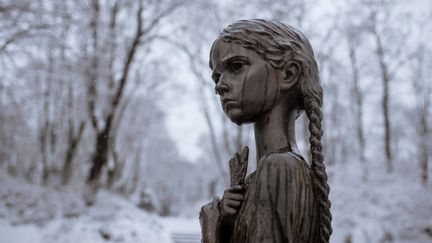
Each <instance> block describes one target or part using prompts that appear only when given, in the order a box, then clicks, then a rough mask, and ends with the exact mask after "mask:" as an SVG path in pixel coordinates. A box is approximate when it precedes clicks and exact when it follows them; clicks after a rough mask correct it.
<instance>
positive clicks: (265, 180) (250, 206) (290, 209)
mask: <svg viewBox="0 0 432 243" xmlns="http://www.w3.org/2000/svg"><path fill="white" fill-rule="evenodd" d="M313 180H314V178H313V174H312V171H311V169H310V168H309V166H308V164H307V163H306V161H304V159H303V158H301V157H300V156H298V155H296V154H294V153H291V152H284V153H271V154H269V155H266V156H265V157H263V158H262V159H261V161H260V163H259V164H258V168H257V169H256V171H255V172H254V173H252V174H251V175H250V176H249V177H248V178H247V179H246V192H245V198H244V201H243V205H242V207H241V209H240V211H239V214H238V216H237V218H236V220H235V222H234V227H233V228H232V229H229V228H228V229H227V228H226V226H224V225H222V226H219V227H220V229H218V230H217V231H216V233H213V234H212V235H214V234H216V235H218V236H216V238H219V239H217V240H215V241H213V242H219V243H282V242H284V243H314V242H318V240H317V239H318V230H319V227H318V222H319V221H318V218H317V216H318V204H317V202H315V194H314V184H313ZM204 207H206V206H204ZM204 207H203V208H204ZM203 235H204V229H203ZM203 242H204V243H206V240H203ZM207 242H212V241H207Z"/></svg>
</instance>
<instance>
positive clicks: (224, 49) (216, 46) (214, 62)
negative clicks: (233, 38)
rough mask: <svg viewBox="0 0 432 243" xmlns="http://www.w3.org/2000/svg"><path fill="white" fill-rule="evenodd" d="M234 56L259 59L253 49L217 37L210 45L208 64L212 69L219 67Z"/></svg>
mask: <svg viewBox="0 0 432 243" xmlns="http://www.w3.org/2000/svg"><path fill="white" fill-rule="evenodd" d="M234 56H242V57H248V58H253V59H257V58H258V59H261V56H260V55H258V53H256V52H255V51H252V50H249V49H246V48H244V47H243V46H242V45H240V44H238V43H233V42H227V41H223V40H221V39H217V40H216V41H215V42H214V43H213V46H212V49H211V55H210V65H211V68H212V69H213V70H215V69H220V65H221V64H222V63H223V62H224V61H225V60H228V59H230V58H232V57H234Z"/></svg>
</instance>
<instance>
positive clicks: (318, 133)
mask: <svg viewBox="0 0 432 243" xmlns="http://www.w3.org/2000/svg"><path fill="white" fill-rule="evenodd" d="M218 40H222V41H225V42H232V43H237V44H240V45H241V46H243V47H244V48H246V49H250V50H253V51H255V52H256V53H258V54H259V55H261V56H262V57H263V58H264V59H265V60H267V61H268V62H269V63H270V64H271V65H272V66H273V67H274V68H275V69H284V67H285V65H286V64H287V63H288V61H290V62H296V63H297V64H298V65H299V67H300V69H301V70H300V71H301V75H300V80H298V83H297V84H296V86H295V88H294V89H296V90H295V93H296V94H298V95H297V96H298V97H296V98H297V100H298V107H297V108H298V109H303V110H304V111H305V112H306V115H307V117H308V119H309V132H310V138H309V143H310V152H311V154H312V162H311V169H312V172H313V175H314V178H315V179H314V181H315V190H316V192H315V193H316V196H317V198H318V204H319V223H320V227H319V239H320V242H322V243H327V242H329V239H330V235H331V233H332V228H331V213H330V201H329V199H328V194H329V191H330V188H329V185H328V184H327V173H326V170H325V166H324V156H323V153H322V143H321V137H322V134H323V131H322V129H321V121H322V118H323V114H322V111H321V106H322V88H321V85H320V83H319V74H318V66H317V63H316V61H315V58H314V54H313V50H312V46H311V45H310V43H309V41H308V40H307V39H306V37H305V36H304V35H303V34H302V33H301V32H300V31H298V30H297V29H295V28H293V27H291V26H289V25H285V24H283V23H280V22H274V21H270V20H264V19H253V20H240V21H237V22H235V23H233V24H231V25H229V26H228V27H227V28H225V29H224V30H223V31H222V33H221V34H220V36H219V38H218Z"/></svg>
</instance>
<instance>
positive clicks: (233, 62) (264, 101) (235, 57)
mask: <svg viewBox="0 0 432 243" xmlns="http://www.w3.org/2000/svg"><path fill="white" fill-rule="evenodd" d="M210 62H211V66H212V71H213V74H212V78H213V80H214V81H215V83H216V91H217V93H218V94H219V95H220V100H221V104H222V109H223V111H224V112H225V114H226V115H227V116H228V117H229V118H230V119H231V121H233V122H235V123H237V124H242V123H248V122H254V121H255V119H256V117H258V116H260V115H262V114H263V113H266V112H268V111H270V110H271V109H273V108H274V107H275V106H276V105H277V104H278V103H279V100H280V96H281V95H280V93H281V90H280V80H281V78H282V72H281V71H279V70H276V69H274V68H273V67H272V66H271V65H270V64H269V63H268V62H267V61H266V60H264V59H263V58H262V57H261V56H260V55H259V54H257V53H256V52H254V51H252V50H249V49H246V48H244V47H242V46H241V45H240V44H237V43H231V42H224V41H222V40H220V39H218V40H216V42H215V43H214V45H213V49H212V53H211V56H210Z"/></svg>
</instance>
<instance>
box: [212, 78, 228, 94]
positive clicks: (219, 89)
mask: <svg viewBox="0 0 432 243" xmlns="http://www.w3.org/2000/svg"><path fill="white" fill-rule="evenodd" d="M227 91H229V87H228V85H226V84H225V82H223V81H222V80H220V81H219V82H218V83H217V84H216V86H215V92H216V94H218V95H222V94H223V93H225V92H227Z"/></svg>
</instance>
